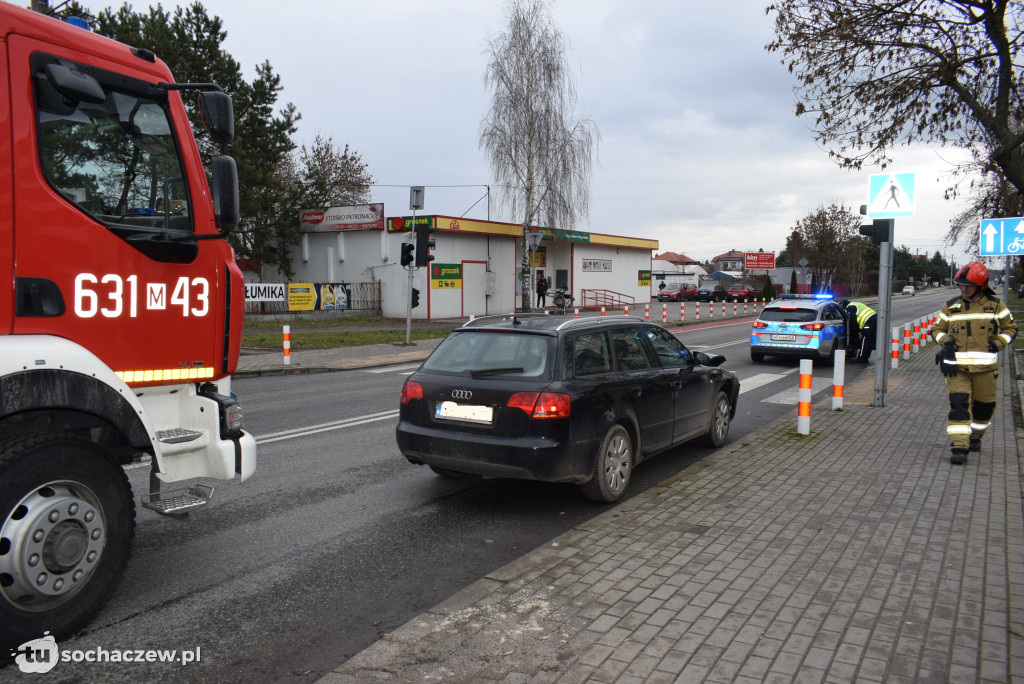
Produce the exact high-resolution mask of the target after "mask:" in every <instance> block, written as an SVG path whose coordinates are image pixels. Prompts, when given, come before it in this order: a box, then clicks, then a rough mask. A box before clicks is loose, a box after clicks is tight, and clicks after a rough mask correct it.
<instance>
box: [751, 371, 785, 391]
mask: <svg viewBox="0 0 1024 684" xmlns="http://www.w3.org/2000/svg"><path fill="white" fill-rule="evenodd" d="M789 375H792V373H758V374H757V375H752V376H750V377H749V378H743V379H742V380H740V394H743V393H744V392H749V391H750V390H756V389H757V388H758V387H764V386H765V385H768V384H771V383H773V382H775V381H776V380H782V379H783V378H785V377H787V376H789Z"/></svg>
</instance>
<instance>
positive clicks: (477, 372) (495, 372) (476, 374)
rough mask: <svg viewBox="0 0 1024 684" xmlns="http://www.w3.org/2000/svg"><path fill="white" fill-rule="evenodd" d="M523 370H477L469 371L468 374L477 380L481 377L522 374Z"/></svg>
mask: <svg viewBox="0 0 1024 684" xmlns="http://www.w3.org/2000/svg"><path fill="white" fill-rule="evenodd" d="M522 372H523V369H522V368H521V367H520V368H479V369H477V370H471V371H469V374H470V375H471V376H473V377H474V378H478V377H480V376H481V375H502V374H503V373H522Z"/></svg>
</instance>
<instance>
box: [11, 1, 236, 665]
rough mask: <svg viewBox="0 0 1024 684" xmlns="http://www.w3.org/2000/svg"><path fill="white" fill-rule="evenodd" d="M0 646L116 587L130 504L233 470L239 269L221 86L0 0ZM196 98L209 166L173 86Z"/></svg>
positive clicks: (172, 503)
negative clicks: (232, 238) (139, 477)
mask: <svg viewBox="0 0 1024 684" xmlns="http://www.w3.org/2000/svg"><path fill="white" fill-rule="evenodd" d="M0 83H2V84H3V85H2V89H0V160H2V163H3V165H4V166H5V167H6V168H7V169H8V171H7V172H6V173H3V174H0V273H2V274H3V275H5V277H6V279H7V282H8V283H9V284H10V289H9V290H8V293H7V295H6V296H0V646H3V647H12V648H13V647H16V646H17V645H18V644H19V643H21V642H24V641H26V640H29V639H33V638H40V637H42V636H43V633H44V632H47V631H48V632H50V633H51V634H53V635H54V636H55V637H58V638H59V637H61V636H66V635H68V634H70V633H73V632H75V631H77V630H78V629H80V628H81V627H83V626H84V625H85V624H86V623H87V622H88V621H89V620H91V619H92V617H93V616H94V615H95V614H96V613H97V612H98V611H99V610H100V609H101V608H102V606H103V605H104V604H105V603H106V601H107V599H108V598H109V596H110V595H111V594H112V593H113V591H114V590H115V588H116V587H117V585H118V583H119V582H120V579H121V575H122V574H123V572H124V569H125V566H126V564H127V560H128V553H129V547H130V544H131V540H132V537H133V534H134V528H135V506H134V500H133V495H132V491H131V486H130V484H129V481H128V478H127V476H126V473H125V470H124V466H125V465H127V464H131V463H140V462H141V463H146V462H147V461H148V463H149V465H150V469H151V474H150V486H149V491H148V492H146V493H145V494H143V495H142V496H141V497H140V498H141V504H142V506H143V507H145V508H148V509H152V510H154V511H156V512H158V513H161V514H165V515H176V516H181V515H184V514H186V513H188V512H189V511H192V510H195V509H196V508H199V507H201V506H202V505H203V504H205V503H206V502H207V501H208V500H209V497H210V495H211V494H212V491H213V490H212V488H211V487H209V486H207V485H202V484H199V485H196V484H191V486H189V487H185V488H183V489H181V490H179V491H170V490H169V487H168V488H163V489H162V485H166V484H167V483H174V482H180V481H182V480H191V479H195V478H212V479H222V480H227V479H233V478H236V477H237V478H239V479H240V480H241V481H244V480H245V479H247V478H248V477H249V476H250V475H252V474H253V472H254V471H255V467H256V443H255V440H254V438H253V437H252V435H250V434H249V433H247V432H246V431H244V430H243V429H242V427H241V419H242V415H241V409H240V406H239V404H238V402H237V400H236V399H235V397H234V396H233V394H232V392H231V373H232V372H233V371H234V370H235V365H236V363H237V360H238V353H239V348H240V344H241V334H242V324H243V313H244V306H243V304H244V285H243V282H242V277H241V273H240V271H239V270H238V267H237V266H236V265H235V261H234V254H233V251H232V249H231V247H230V246H229V245H228V244H227V242H226V241H225V239H224V238H225V237H226V236H227V234H228V232H229V231H230V230H231V229H232V228H233V227H234V226H235V225H236V224H237V222H238V219H239V215H238V214H239V209H238V177H237V172H236V168H235V163H234V160H233V159H232V158H231V157H230V156H228V155H227V146H228V143H230V141H231V139H232V137H233V135H234V124H233V119H232V109H231V99H230V97H229V96H228V95H226V94H224V93H223V92H221V91H220V89H219V88H218V87H217V86H215V85H213V84H176V83H174V79H173V77H172V76H171V73H170V71H169V70H168V68H167V66H166V65H165V64H164V63H163V62H161V61H160V60H159V59H157V57H156V56H155V55H154V54H153V53H152V52H150V51H148V50H144V49H136V48H132V47H129V46H127V45H123V44H120V43H117V42H115V41H112V40H109V39H107V38H104V37H101V36H98V35H96V34H93V33H91V32H89V31H88V30H83V29H82V28H78V27H75V26H70V25H68V24H66V23H64V22H61V21H59V20H57V19H55V18H52V17H48V16H44V15H42V14H38V13H35V12H30V11H28V10H24V9H21V8H18V7H15V6H13V5H10V4H8V3H0ZM183 96H188V97H193V98H198V102H199V110H200V112H201V115H202V118H203V121H204V123H205V125H206V128H207V131H208V132H209V140H206V139H205V138H204V145H207V146H208V148H207V149H209V150H211V151H213V152H214V153H213V154H212V157H211V161H210V164H209V171H210V173H211V182H209V183H208V181H207V172H206V170H205V169H204V165H203V163H202V161H201V157H200V152H199V149H198V148H197V145H196V140H195V139H194V138H193V135H192V128H191V125H190V123H189V119H188V116H187V114H186V110H185V108H184V106H183V104H182V97H183Z"/></svg>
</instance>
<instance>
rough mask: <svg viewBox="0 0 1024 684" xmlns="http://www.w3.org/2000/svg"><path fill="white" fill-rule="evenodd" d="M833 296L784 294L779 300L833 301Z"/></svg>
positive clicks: (824, 294)
mask: <svg viewBox="0 0 1024 684" xmlns="http://www.w3.org/2000/svg"><path fill="white" fill-rule="evenodd" d="M834 298H835V295H831V294H828V293H818V294H802V293H800V294H784V295H781V296H780V299H834Z"/></svg>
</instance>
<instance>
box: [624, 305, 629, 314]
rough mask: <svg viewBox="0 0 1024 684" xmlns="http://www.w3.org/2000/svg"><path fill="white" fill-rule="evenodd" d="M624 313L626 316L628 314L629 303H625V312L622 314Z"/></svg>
mask: <svg viewBox="0 0 1024 684" xmlns="http://www.w3.org/2000/svg"><path fill="white" fill-rule="evenodd" d="M624 315H626V316H628V315H629V304H627V305H626V312H625V314H624Z"/></svg>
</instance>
